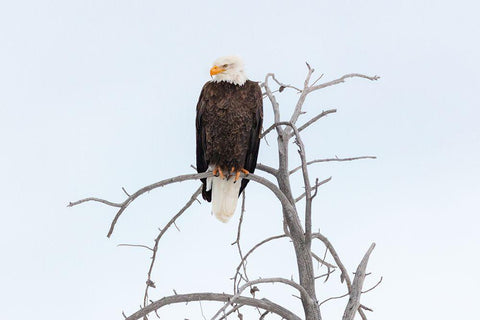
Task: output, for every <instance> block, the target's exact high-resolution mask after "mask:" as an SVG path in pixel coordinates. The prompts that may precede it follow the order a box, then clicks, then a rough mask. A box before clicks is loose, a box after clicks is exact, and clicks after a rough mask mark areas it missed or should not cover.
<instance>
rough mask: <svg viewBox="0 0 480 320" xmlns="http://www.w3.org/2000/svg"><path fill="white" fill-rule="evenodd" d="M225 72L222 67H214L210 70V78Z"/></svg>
mask: <svg viewBox="0 0 480 320" xmlns="http://www.w3.org/2000/svg"><path fill="white" fill-rule="evenodd" d="M225 70H226V69H223V68H220V67H217V66H213V67H212V69H210V76H214V75H216V74H219V73H222V72H223V71H225Z"/></svg>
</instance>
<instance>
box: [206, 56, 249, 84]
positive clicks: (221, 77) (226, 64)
mask: <svg viewBox="0 0 480 320" xmlns="http://www.w3.org/2000/svg"><path fill="white" fill-rule="evenodd" d="M210 75H211V76H212V77H213V81H215V82H220V81H226V82H229V83H233V84H236V85H240V86H241V85H243V84H244V83H245V81H247V76H246V75H245V73H244V71H243V61H242V59H240V58H239V57H237V56H225V57H220V58H218V59H217V60H215V61H214V62H213V67H212V68H211V69H210Z"/></svg>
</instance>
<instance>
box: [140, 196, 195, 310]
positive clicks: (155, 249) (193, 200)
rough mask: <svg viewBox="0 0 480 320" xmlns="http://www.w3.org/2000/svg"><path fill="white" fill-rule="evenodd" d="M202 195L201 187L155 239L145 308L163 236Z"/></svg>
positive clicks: (144, 299)
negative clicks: (159, 244)
mask: <svg viewBox="0 0 480 320" xmlns="http://www.w3.org/2000/svg"><path fill="white" fill-rule="evenodd" d="M201 193H202V187H201V186H200V187H199V188H198V189H197V190H196V191H195V192H194V193H193V194H192V196H191V197H190V200H188V202H187V203H186V204H185V205H184V206H183V207H182V209H180V211H178V213H177V214H176V215H174V216H173V217H172V218H171V219H170V221H168V223H167V224H166V225H165V227H164V228H163V229H161V230H160V233H159V234H158V236H157V237H156V238H155V241H154V242H155V245H154V246H153V250H152V251H153V255H152V259H151V262H150V267H149V269H148V273H147V286H146V288H145V295H144V297H143V306H144V307H145V306H146V305H147V301H148V289H149V288H150V287H152V285H151V283H153V281H152V270H153V265H154V264H155V260H156V258H157V251H158V243H159V242H160V239H161V238H162V237H163V235H164V234H165V232H167V230H168V229H169V228H170V227H171V226H172V224H175V221H176V220H177V219H178V218H179V217H180V216H181V215H182V214H183V213H184V212H185V211H186V210H187V209H188V208H190V206H191V205H192V204H193V203H194V202H195V200H196V199H197V197H198V196H199V195H200V194H201Z"/></svg>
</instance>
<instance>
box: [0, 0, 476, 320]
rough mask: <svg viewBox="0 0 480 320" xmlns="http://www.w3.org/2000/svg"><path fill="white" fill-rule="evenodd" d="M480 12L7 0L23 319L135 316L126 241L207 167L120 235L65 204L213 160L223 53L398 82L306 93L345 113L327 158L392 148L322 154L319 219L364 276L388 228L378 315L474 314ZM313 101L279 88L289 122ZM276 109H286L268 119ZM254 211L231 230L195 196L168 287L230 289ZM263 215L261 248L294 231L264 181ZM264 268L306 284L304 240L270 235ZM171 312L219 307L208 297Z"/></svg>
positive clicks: (310, 142)
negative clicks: (238, 239) (204, 115)
mask: <svg viewBox="0 0 480 320" xmlns="http://www.w3.org/2000/svg"><path fill="white" fill-rule="evenodd" d="M479 10H480V8H479V5H478V4H477V3H476V2H474V1H457V2H455V4H453V3H452V2H451V1H411V0H410V1H297V2H295V4H294V3H293V1H240V2H232V1H228V2H226V1H225V2H220V1H218V2H217V3H212V2H207V1H189V2H185V1H172V2H168V3H167V2H161V1H118V0H116V1H113V0H112V1H103V0H95V1H8V2H7V1H3V2H2V3H1V4H0V30H1V31H0V147H1V156H0V194H1V209H0V217H1V224H0V250H1V260H2V263H0V301H1V303H0V304H1V310H0V311H1V314H2V318H4V319H73V320H75V319H121V318H122V316H121V311H122V310H124V311H125V313H126V314H131V313H133V312H134V311H136V309H137V308H138V306H139V304H140V303H141V302H142V300H143V289H144V284H145V280H146V272H147V270H148V265H149V262H150V260H149V257H150V253H149V252H148V251H147V250H145V249H140V248H124V247H117V244H120V243H140V244H147V245H152V241H153V239H154V238H155V236H156V234H157V233H158V229H157V228H158V227H161V226H163V225H164V224H165V223H166V222H167V221H168V220H169V219H170V217H171V216H173V215H174V214H175V213H176V212H177V211H178V210H179V208H181V207H182V206H183V203H184V202H186V201H187V200H188V199H189V197H190V195H191V194H192V193H193V191H195V190H196V188H197V187H198V182H185V183H182V184H177V185H172V186H169V187H166V188H162V189H161V190H156V191H154V192H151V193H149V194H147V195H145V196H144V197H142V198H140V199H138V200H137V201H136V202H135V203H134V204H132V206H131V207H130V208H129V209H128V210H127V211H126V212H125V213H124V215H123V216H122V217H121V219H120V220H119V222H118V225H117V228H116V230H115V233H114V234H113V236H112V238H111V239H107V238H106V233H107V231H108V227H109V225H110V222H111V220H112V218H113V216H114V214H115V210H114V209H113V208H110V207H106V206H102V205H100V204H85V205H83V206H79V207H75V208H66V205H67V204H68V202H69V201H73V200H78V199H80V198H83V197H87V196H99V197H103V198H107V199H109V200H113V201H121V200H122V199H123V198H124V194H123V192H122V190H121V187H125V188H126V189H127V190H128V191H129V192H134V191H135V190H137V189H138V188H140V187H142V186H144V185H147V184H150V183H152V182H156V181H158V180H161V179H164V178H167V177H171V176H175V175H178V174H183V173H191V172H193V170H192V169H191V168H190V164H193V163H195V152H194V150H195V149H194V148H195V140H194V136H195V129H194V128H195V127H194V118H195V106H196V102H197V99H198V95H199V93H200V89H201V87H202V86H203V84H204V83H205V82H206V81H208V80H209V74H208V70H209V68H210V67H211V63H212V62H213V60H215V59H216V58H217V57H219V56H223V55H227V54H232V53H234V54H238V55H240V56H242V57H243V59H244V60H245V64H246V72H247V74H248V76H249V77H250V79H252V80H257V81H261V80H263V79H264V77H265V74H266V73H268V72H274V73H276V75H277V77H278V78H279V79H280V80H281V81H283V82H285V83H291V84H294V85H298V86H301V85H302V83H303V79H304V76H305V74H306V67H305V61H308V62H309V63H310V64H311V65H312V66H313V67H314V68H315V69H316V70H317V71H316V72H317V74H318V75H320V74H321V73H323V74H324V77H323V80H325V81H329V80H332V79H335V78H337V77H340V76H342V75H343V74H346V73H351V72H359V73H365V74H368V75H375V74H377V75H379V76H381V79H380V80H379V81H377V82H370V81H368V80H363V79H350V80H348V81H347V82H346V83H343V84H340V85H338V86H336V87H331V88H328V89H325V90H323V91H321V92H316V93H314V94H312V95H311V96H310V97H309V98H308V100H307V102H306V103H305V111H307V114H306V115H304V116H302V117H303V118H301V120H300V121H301V122H302V121H306V120H307V119H308V118H309V117H311V116H313V115H315V114H316V113H318V112H320V111H322V110H325V109H329V108H336V109H338V112H337V113H336V114H332V115H329V116H328V117H327V118H325V119H322V120H321V121H319V122H318V123H317V125H316V126H315V127H311V128H309V129H308V131H307V130H306V131H305V134H304V140H305V143H306V145H307V156H308V157H309V158H310V159H316V158H326V157H333V156H339V157H349V156H360V155H376V156H377V157H378V159H377V160H362V161H357V162H351V163H329V164H319V165H316V166H313V167H312V168H311V173H310V175H311V177H312V179H313V178H315V177H318V178H320V179H324V178H327V177H330V176H332V177H333V178H332V181H331V182H330V183H328V184H326V185H324V186H322V187H321V189H320V190H319V196H318V197H317V198H316V202H315V204H314V222H315V230H316V229H320V230H321V231H322V233H324V234H325V235H326V236H327V237H328V238H329V239H330V240H331V241H332V243H333V244H334V245H335V246H336V249H337V251H338V252H339V254H340V255H341V257H342V258H343V260H344V263H345V264H346V266H347V268H348V269H349V270H351V271H354V270H355V268H356V266H357V264H358V263H359V261H360V260H361V258H362V256H363V254H364V253H365V251H366V250H367V248H368V247H369V245H370V244H371V242H376V244H377V247H376V249H375V250H374V252H373V254H372V257H371V260H370V263H369V267H368V269H367V271H369V272H372V274H371V275H370V276H368V277H367V280H366V283H365V286H366V287H369V286H371V285H373V284H375V283H376V282H377V281H378V279H379V278H380V277H381V276H383V282H382V284H381V285H380V286H379V287H378V288H377V289H375V290H374V291H372V292H369V293H367V294H365V295H364V296H363V298H362V303H364V304H365V305H367V306H368V307H371V308H372V309H374V312H373V313H368V317H369V319H371V320H375V319H391V320H396V319H471V318H474V317H475V315H476V314H478V312H477V307H476V305H477V303H478V298H479V296H478V287H479V286H480V277H479V275H478V272H477V270H478V269H480V257H479V252H480V250H479V249H480V235H479V232H478V227H479V226H480V219H479V214H480V204H479V199H480V184H479V179H480V163H479V162H480V161H479V158H480V128H479V118H480V111H479V107H480V103H479V98H478V94H479V91H480V80H479V77H478V74H479V72H480V63H479V62H478V58H479V56H480V46H479V45H478V37H479V30H480V25H479V24H480V23H479V22H478V12H479ZM296 98H297V95H296V94H295V93H293V92H288V91H284V92H283V93H281V94H280V95H279V96H278V99H279V101H280V103H281V110H282V114H283V116H284V118H288V115H289V112H290V111H291V109H292V105H293V103H294V102H295V99H296ZM271 121H272V112H271V107H270V106H269V105H268V104H265V125H266V126H267V125H269V124H271ZM268 142H269V143H270V146H268V145H267V144H266V143H265V141H263V142H262V145H261V152H260V156H259V161H260V162H262V163H266V164H270V165H275V164H276V162H275V148H274V145H275V138H274V136H273V135H272V136H271V137H270V138H269V141H268ZM292 153H294V152H292ZM292 161H293V160H292ZM295 161H297V160H295ZM296 164H297V162H293V163H292V165H296ZM264 175H265V174H264ZM295 181H296V182H300V180H298V179H296V180H295ZM294 192H296V193H298V194H300V193H301V185H300V184H296V185H295V186H294ZM237 221H238V212H237V215H236V216H235V217H234V218H233V219H232V221H231V222H230V223H229V224H226V225H225V224H222V223H220V222H218V221H217V220H215V219H214V218H213V217H212V216H211V215H210V206H209V204H206V203H205V202H203V201H202V203H201V205H200V204H198V203H196V204H194V205H193V206H192V208H191V209H190V210H189V211H188V212H187V213H186V214H185V215H184V216H183V217H182V218H181V219H180V221H179V222H178V227H179V228H180V229H181V232H178V231H176V230H174V229H172V230H170V232H168V233H167V235H166V236H165V238H164V240H163V242H162V243H161V245H160V248H159V253H158V254H159V257H158V260H157V265H156V267H155V269H154V274H153V280H154V281H155V282H156V284H157V289H155V290H153V291H152V294H151V298H152V299H159V298H161V297H162V296H165V295H170V294H172V293H173V289H175V290H176V291H177V292H179V293H188V292H195V291H215V292H230V291H231V290H232V284H231V281H230V280H229V278H230V277H231V276H232V275H233V270H234V268H235V267H236V265H237V263H238V261H239V260H238V256H237V253H236V249H235V247H233V246H231V245H230V243H232V242H233V241H234V239H235V236H236V223H237ZM244 223H245V224H244V226H243V230H244V236H243V246H244V250H248V249H249V248H250V247H251V246H252V245H254V244H255V243H256V242H258V241H259V240H261V239H263V238H265V237H268V236H271V235H277V234H280V233H281V232H282V228H281V213H280V211H279V205H278V204H276V202H275V198H274V197H273V196H272V195H271V194H270V193H269V192H268V191H267V190H266V189H265V188H264V187H262V186H260V185H257V184H255V183H251V184H249V186H248V188H247V213H246V217H245V222H244ZM315 249H316V250H317V252H318V253H323V249H322V248H321V246H318V247H316V248H315ZM249 270H250V274H249V275H250V278H253V279H254V278H258V277H270V276H283V277H286V278H290V276H291V275H293V276H294V278H295V274H296V273H295V263H294V260H293V255H292V247H291V244H290V243H289V242H287V241H283V242H282V240H279V242H278V243H274V244H271V245H270V246H268V247H265V248H264V249H262V250H261V251H259V252H258V253H257V255H254V256H252V260H251V261H250V263H249ZM320 271H321V270H319V272H320ZM260 289H261V291H260V292H259V293H258V294H259V297H263V296H268V297H269V298H270V299H272V300H274V301H276V302H278V303H280V304H282V305H284V306H286V307H288V308H290V309H292V310H294V311H296V312H298V313H300V314H302V311H301V305H300V303H299V301H298V300H297V299H296V298H294V297H292V296H291V294H292V293H294V292H293V291H291V290H290V289H288V288H285V287H284V286H282V285H278V284H277V285H263V286H261V287H260ZM344 292H345V288H344V286H343V285H340V284H338V274H337V275H336V276H335V277H333V278H332V279H331V280H329V282H328V283H327V284H326V285H322V284H320V283H319V284H318V297H319V299H322V300H323V299H326V298H328V297H330V296H333V295H339V294H343V293H344ZM272 294H273V295H272ZM345 303H346V300H345V299H343V300H341V301H337V302H331V303H326V304H325V305H324V306H322V312H323V313H324V318H325V319H339V318H340V317H341V310H342V308H343V306H344V305H345ZM204 309H205V311H206V312H207V313H208V312H212V311H213V310H215V309H214V308H212V306H211V305H208V304H206V305H204ZM160 314H161V315H162V316H163V319H185V318H189V319H200V318H201V316H200V314H199V305H198V304H189V305H188V306H184V305H180V306H177V307H176V308H167V309H165V310H164V311H161V313H160ZM270 318H272V319H273V318H274V317H270Z"/></svg>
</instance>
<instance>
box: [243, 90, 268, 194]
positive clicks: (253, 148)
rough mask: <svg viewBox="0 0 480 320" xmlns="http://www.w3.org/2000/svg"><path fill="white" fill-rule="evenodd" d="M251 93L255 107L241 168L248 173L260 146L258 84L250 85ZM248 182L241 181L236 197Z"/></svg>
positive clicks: (260, 119)
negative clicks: (243, 162) (245, 155)
mask: <svg viewBox="0 0 480 320" xmlns="http://www.w3.org/2000/svg"><path fill="white" fill-rule="evenodd" d="M249 82H250V81H249ZM252 91H253V92H252V96H251V103H253V104H254V106H255V108H254V111H255V117H254V119H253V123H252V129H251V131H250V139H249V140H250V141H249V144H248V150H247V157H246V159H245V164H244V165H243V167H244V168H245V169H247V170H248V171H249V172H251V173H254V172H255V167H256V166H257V157H258V148H259V146H260V134H261V131H262V124H263V99H262V90H261V89H260V86H259V85H258V83H255V82H253V83H252ZM249 181H250V180H248V179H242V186H241V187H240V191H239V194H238V195H240V194H242V192H243V189H245V187H246V186H247V184H248V182H249Z"/></svg>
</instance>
